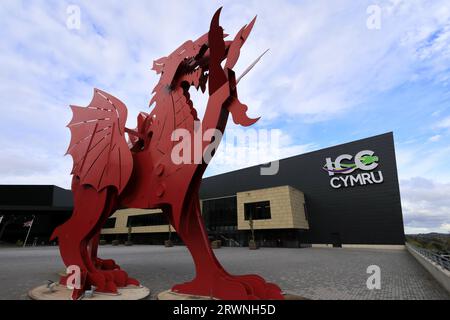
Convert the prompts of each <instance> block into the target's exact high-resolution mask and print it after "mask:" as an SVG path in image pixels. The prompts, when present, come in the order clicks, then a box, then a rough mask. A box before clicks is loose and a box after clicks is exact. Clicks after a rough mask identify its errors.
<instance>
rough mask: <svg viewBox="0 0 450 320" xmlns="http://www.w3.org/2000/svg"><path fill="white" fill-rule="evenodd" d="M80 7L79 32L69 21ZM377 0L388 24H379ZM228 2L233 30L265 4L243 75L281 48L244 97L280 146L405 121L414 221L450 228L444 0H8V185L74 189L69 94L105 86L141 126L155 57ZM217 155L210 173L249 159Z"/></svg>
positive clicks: (415, 225) (3, 18) (3, 82)
mask: <svg viewBox="0 0 450 320" xmlns="http://www.w3.org/2000/svg"><path fill="white" fill-rule="evenodd" d="M69 5H77V6H78V7H79V8H80V14H81V15H80V28H79V29H69V28H68V27H67V25H66V22H67V19H68V18H69V14H68V13H67V8H68V6H69ZM370 5H377V6H378V8H380V10H381V11H380V12H381V14H380V22H381V25H380V28H379V29H369V28H367V25H366V22H367V19H368V18H369V16H370V14H368V13H367V8H368V7H369V6H370ZM220 6H224V9H223V13H222V17H221V23H222V26H223V27H224V28H225V30H226V32H228V33H230V34H232V35H233V34H235V33H236V32H237V31H238V30H239V28H240V27H241V26H242V25H244V24H246V23H248V22H249V21H250V20H251V18H252V17H253V16H254V15H256V14H258V19H257V23H256V25H255V28H254V30H253V32H252V34H251V37H250V38H249V40H248V42H247V43H246V45H245V47H244V49H243V53H242V56H241V59H240V61H239V63H238V65H237V66H236V70H237V73H238V74H239V73H240V72H242V71H243V70H244V69H245V68H246V66H247V65H249V64H250V63H251V62H252V61H253V60H254V59H255V58H256V57H257V56H258V55H259V54H260V53H261V52H263V51H264V50H265V49H267V48H270V51H269V52H268V53H267V54H266V56H264V57H263V59H262V60H261V62H260V63H259V64H258V65H257V66H256V67H255V68H254V70H252V71H251V73H250V74H249V75H248V76H246V77H245V78H244V80H243V81H242V82H241V83H240V88H239V94H240V99H241V100H242V101H243V102H244V103H246V104H248V106H249V109H250V110H249V114H250V115H251V116H262V118H261V120H260V121H259V122H258V124H257V126H256V127H257V128H265V129H278V130H280V131H281V132H282V140H281V141H282V143H281V145H280V150H279V152H280V154H279V156H280V157H285V156H291V155H295V154H298V153H301V152H304V151H311V150H315V149H320V148H323V147H328V146H331V145H334V144H338V143H344V142H349V141H352V140H355V139H360V138H365V137H368V136H372V135H376V134H380V133H384V132H388V131H393V132H394V138H395V143H396V153H397V162H398V169H399V179H400V188H401V196H402V206H403V212H404V220H405V229H406V231H407V232H429V231H439V232H450V170H449V168H448V164H447V162H448V159H450V144H449V137H450V90H449V89H450V4H449V3H448V1H446V0H442V1H438V0H435V1H420V0H408V1H400V0H395V1H394V0H392V1H387V0H386V1H373V0H372V1H351V0H348V1H343V0H341V1H261V0H259V1H245V2H242V1H180V0H178V1H164V2H162V1H127V3H126V5H124V3H123V2H122V1H18V0H12V1H9V0H3V1H2V6H1V7H0V34H1V38H2V41H1V42H0V55H1V59H0V97H1V100H2V106H1V117H0V128H1V136H0V150H1V153H0V183H4V184H7V183H8V184H56V185H59V186H62V187H69V185H70V176H69V172H70V167H71V158H70V157H64V153H65V151H66V148H67V144H68V142H69V140H70V137H69V130H68V129H67V128H66V127H65V125H66V124H67V123H68V122H69V120H70V118H71V112H70V109H69V107H68V105H69V104H77V105H87V104H88V103H89V101H90V99H91V97H92V88H93V87H98V88H100V89H102V90H105V91H107V92H110V93H112V94H114V95H115V96H117V97H118V98H120V99H121V100H122V101H124V102H125V103H126V104H127V106H128V108H129V119H128V126H129V127H134V125H135V123H136V121H135V119H136V116H137V114H138V112H139V111H142V110H143V111H146V110H148V106H147V105H148V101H149V100H150V97H151V90H152V89H153V86H154V85H155V84H156V82H157V76H156V75H155V74H154V73H153V72H152V71H151V70H150V68H151V66H152V62H153V60H154V59H157V58H160V57H162V56H165V55H167V54H168V53H170V52H172V51H173V50H174V49H175V48H176V47H177V46H178V45H180V44H181V43H182V42H184V41H185V40H187V39H195V38H196V37H198V36H199V35H201V34H203V33H205V32H206V31H207V30H208V26H209V22H210V19H211V17H212V14H213V13H214V11H215V10H216V9H217V8H218V7H220ZM193 97H194V98H195V99H196V100H194V101H197V104H196V108H197V109H198V111H199V112H200V114H201V113H202V112H203V111H204V106H202V104H203V103H204V99H203V98H202V97H200V95H197V94H195V93H194V94H193ZM233 126H234V125H232V126H230V128H231V129H233ZM219 156H220V155H218V157H219ZM216 160H217V159H214V160H213V162H212V163H211V166H210V168H209V169H208V174H209V175H211V174H216V173H220V172H224V171H229V170H233V169H236V168H239V167H240V165H239V164H230V165H228V166H227V165H219V161H216ZM218 160H220V159H218Z"/></svg>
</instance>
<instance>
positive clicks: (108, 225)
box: [103, 218, 116, 229]
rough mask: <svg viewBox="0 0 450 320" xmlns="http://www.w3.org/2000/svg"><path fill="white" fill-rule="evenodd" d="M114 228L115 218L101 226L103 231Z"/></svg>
mask: <svg viewBox="0 0 450 320" xmlns="http://www.w3.org/2000/svg"><path fill="white" fill-rule="evenodd" d="M115 226H116V218H109V219H108V220H106V222H105V224H104V225H103V229H112V228H114V227H115Z"/></svg>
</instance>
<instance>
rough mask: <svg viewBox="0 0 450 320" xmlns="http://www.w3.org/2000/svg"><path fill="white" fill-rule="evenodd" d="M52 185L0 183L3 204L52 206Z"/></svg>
mask: <svg viewBox="0 0 450 320" xmlns="http://www.w3.org/2000/svg"><path fill="white" fill-rule="evenodd" d="M52 202H53V186H51V185H0V205H1V206H51V205H52Z"/></svg>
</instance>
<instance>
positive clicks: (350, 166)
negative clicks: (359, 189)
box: [323, 150, 383, 189]
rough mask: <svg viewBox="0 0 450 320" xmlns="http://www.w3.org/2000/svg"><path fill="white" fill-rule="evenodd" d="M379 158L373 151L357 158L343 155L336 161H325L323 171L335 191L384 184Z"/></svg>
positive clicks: (360, 153) (361, 152)
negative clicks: (379, 167)
mask: <svg viewBox="0 0 450 320" xmlns="http://www.w3.org/2000/svg"><path fill="white" fill-rule="evenodd" d="M378 161H379V158H378V156H376V155H375V152H373V151H371V150H363V151H360V152H358V153H357V154H356V155H355V156H352V155H350V154H341V155H340V156H338V157H337V158H336V159H335V160H334V161H333V160H332V159H331V158H326V159H325V165H324V166H323V170H325V171H327V172H328V175H329V176H330V177H331V178H330V185H331V187H333V188H335V189H339V188H347V187H354V186H358V185H359V186H364V185H369V184H375V183H382V182H383V173H382V172H381V171H380V170H375V169H376V168H377V167H378Z"/></svg>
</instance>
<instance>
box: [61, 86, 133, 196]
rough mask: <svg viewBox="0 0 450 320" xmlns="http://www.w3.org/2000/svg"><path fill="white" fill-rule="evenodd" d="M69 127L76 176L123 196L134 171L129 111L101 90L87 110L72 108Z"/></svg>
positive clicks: (85, 181) (85, 108) (100, 188)
mask: <svg viewBox="0 0 450 320" xmlns="http://www.w3.org/2000/svg"><path fill="white" fill-rule="evenodd" d="M70 107H71V109H72V112H73V117H72V121H70V123H69V124H68V125H67V126H68V127H69V129H70V132H71V136H72V137H71V140H70V145H69V148H68V149H67V153H66V154H70V155H71V156H72V158H73V168H72V174H73V175H74V176H77V177H79V178H80V183H81V184H84V185H91V186H92V187H94V188H95V189H96V190H97V191H100V190H102V189H103V188H105V187H107V186H114V187H116V188H117V190H118V192H119V193H121V192H122V190H123V189H124V187H125V186H126V184H127V182H128V180H129V178H130V175H131V171H132V169H133V158H132V155H131V151H130V149H129V147H128V144H127V142H126V139H125V136H124V133H125V122H126V120H127V108H126V106H125V105H124V104H123V103H122V102H121V101H120V100H119V99H117V98H115V97H113V96H111V95H109V94H108V93H106V92H103V91H101V90H98V89H94V97H93V98H92V101H91V103H90V104H89V105H88V106H87V107H78V106H70Z"/></svg>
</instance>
